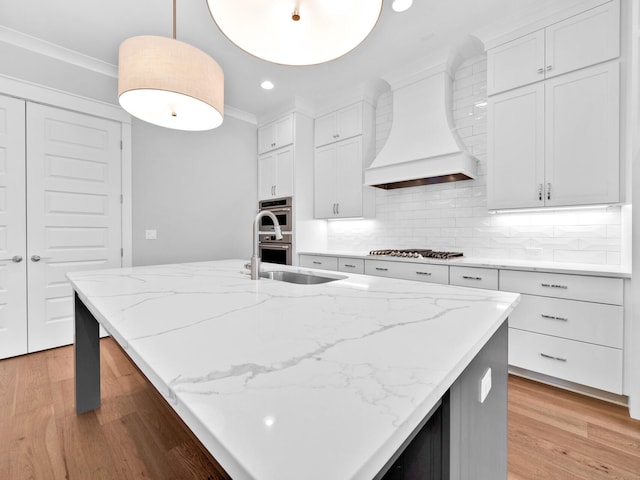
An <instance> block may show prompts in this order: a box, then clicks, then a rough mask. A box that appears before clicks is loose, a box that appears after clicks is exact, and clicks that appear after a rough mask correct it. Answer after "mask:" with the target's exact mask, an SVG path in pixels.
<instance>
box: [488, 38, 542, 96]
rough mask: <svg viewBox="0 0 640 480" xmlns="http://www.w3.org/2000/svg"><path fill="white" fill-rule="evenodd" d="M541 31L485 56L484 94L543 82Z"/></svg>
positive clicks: (490, 51)
mask: <svg viewBox="0 0 640 480" xmlns="http://www.w3.org/2000/svg"><path fill="white" fill-rule="evenodd" d="M543 68H544V30H539V31H537V32H533V33H531V34H529V35H525V36H524V37H520V38H518V39H516V40H513V41H511V42H508V43H505V44H504V45H500V46H498V47H495V48H492V49H491V50H489V51H488V52H487V94H488V95H493V94H495V93H499V92H503V91H505V90H509V89H512V88H516V87H520V86H523V85H527V84H529V83H533V82H537V81H539V80H543V79H544V70H543Z"/></svg>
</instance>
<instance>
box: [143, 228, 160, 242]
mask: <svg viewBox="0 0 640 480" xmlns="http://www.w3.org/2000/svg"><path fill="white" fill-rule="evenodd" d="M144 239H145V240H157V239H158V231H157V230H145V231H144Z"/></svg>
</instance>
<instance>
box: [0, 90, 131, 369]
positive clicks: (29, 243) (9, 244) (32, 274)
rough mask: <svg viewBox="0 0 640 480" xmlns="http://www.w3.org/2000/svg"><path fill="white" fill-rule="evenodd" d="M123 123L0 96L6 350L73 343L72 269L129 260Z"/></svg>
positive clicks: (1, 344)
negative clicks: (68, 276)
mask: <svg viewBox="0 0 640 480" xmlns="http://www.w3.org/2000/svg"><path fill="white" fill-rule="evenodd" d="M120 140H121V125H120V123H118V122H115V121H111V120H106V119H103V118H97V117H93V116H90V115H84V114H80V113H76V112H70V111H66V110H61V109H57V108H53V107H49V106H44V105H39V104H34V103H30V102H25V101H23V100H19V99H15V98H10V97H5V96H1V95H0V358H6V357H11V356H15V355H21V354H24V353H27V352H34V351H38V350H43V349H46V348H52V347H56V346H60V345H67V344H70V343H72V342H73V333H74V329H73V291H72V289H71V286H70V284H69V282H68V280H67V279H66V276H65V274H66V273H67V272H71V271H77V270H88V269H91V270H92V269H98V268H108V267H119V266H120V265H121V258H122V257H121V245H122V239H121V231H122V228H121V200H120V198H121V196H120V192H121V143H120Z"/></svg>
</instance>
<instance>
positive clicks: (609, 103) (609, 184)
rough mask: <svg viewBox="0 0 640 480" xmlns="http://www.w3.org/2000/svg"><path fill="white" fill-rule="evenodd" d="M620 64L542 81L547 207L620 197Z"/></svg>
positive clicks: (614, 199) (592, 68)
mask: <svg viewBox="0 0 640 480" xmlns="http://www.w3.org/2000/svg"><path fill="white" fill-rule="evenodd" d="M619 77H620V75H619V65H618V64H617V63H615V62H614V63H609V64H603V65H597V66H595V67H590V68H588V69H582V70H579V71H576V72H573V73H570V74H567V75H563V76H562V77H556V78H554V79H551V80H548V81H547V86H546V91H545V99H546V100H545V102H546V108H545V115H546V121H545V124H546V131H545V138H546V140H545V143H546V145H545V177H546V178H545V180H546V188H547V191H546V196H545V199H546V205H547V206H560V205H588V204H596V203H615V202H618V201H619V185H620V178H619V163H620V161H619V140H620V133H619V116H620V100H619V95H620V85H619V83H620V78H619Z"/></svg>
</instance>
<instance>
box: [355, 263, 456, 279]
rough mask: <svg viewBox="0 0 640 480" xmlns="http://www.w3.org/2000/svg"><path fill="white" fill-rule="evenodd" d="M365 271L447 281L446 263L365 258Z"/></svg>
mask: <svg viewBox="0 0 640 480" xmlns="http://www.w3.org/2000/svg"><path fill="white" fill-rule="evenodd" d="M364 270H365V273H366V274H367V275H377V276H379V277H390V278H402V279H404V280H417V281H419V282H432V283H443V284H445V285H446V284H448V283H449V266H448V265H429V264H426V263H418V262H416V263H409V262H385V261H381V260H366V261H365V268H364Z"/></svg>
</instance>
